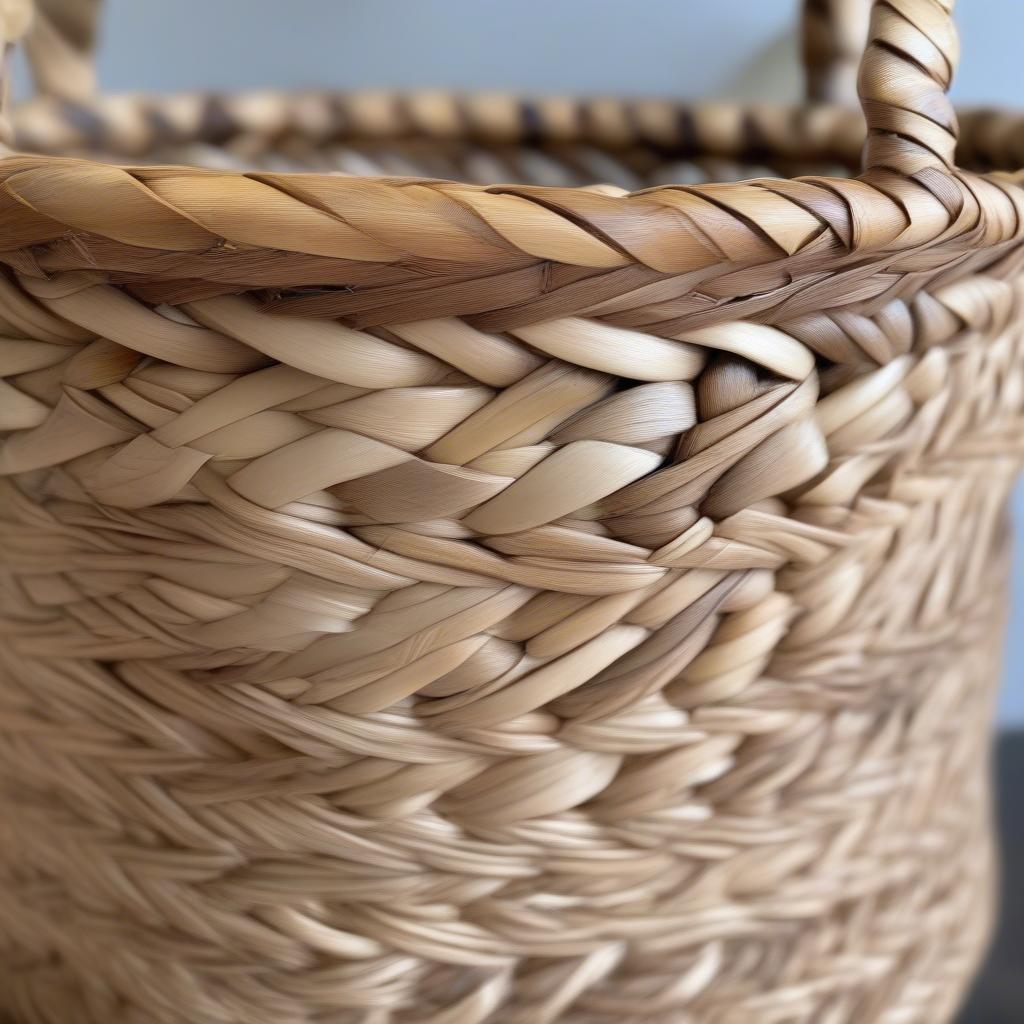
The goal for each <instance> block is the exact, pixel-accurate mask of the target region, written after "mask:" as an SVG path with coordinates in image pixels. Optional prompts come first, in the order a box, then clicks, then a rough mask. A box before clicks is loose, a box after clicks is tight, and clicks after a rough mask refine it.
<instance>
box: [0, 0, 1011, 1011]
mask: <svg viewBox="0 0 1024 1024" xmlns="http://www.w3.org/2000/svg"><path fill="white" fill-rule="evenodd" d="M951 4H952V0H885V2H882V3H879V4H878V5H877V6H876V7H875V8H874V12H873V15H872V20H871V26H870V36H869V39H870V42H869V44H868V46H867V50H866V55H865V57H864V59H863V61H862V62H861V63H860V80H859V85H860V94H861V97H862V100H863V110H864V114H865V115H866V122H867V142H866V146H865V149H864V166H865V167H866V168H867V169H866V170H865V171H864V172H863V173H861V174H859V175H858V174H857V173H856V170H855V163H856V160H857V152H858V149H859V145H860V140H861V139H862V138H863V133H864V122H863V121H862V119H861V117H860V115H859V113H857V112H856V111H855V110H853V109H850V108H844V107H843V106H842V105H840V104H837V105H835V106H828V105H825V104H816V105H813V106H811V107H808V108H805V109H803V110H782V109H770V108H757V109H741V108H739V107H731V106H726V105H715V106H707V107H697V108H688V107H683V106H680V105H678V104H674V103H669V102H653V101H651V102H633V103H628V102H619V101H614V100H591V101H585V102H577V101H569V100H562V99H559V100H544V101H525V100H514V99H509V98H507V97H476V98H455V97H451V96H446V95H436V94H430V95H420V96H393V95H385V94H372V95H369V94H359V95H352V96H340V97H339V96H322V95H293V96H273V95H263V94H260V95H256V96H254V95H248V96H227V97H224V96H221V97H210V96H199V95H194V96H185V97H176V98H170V99H160V100H157V99H152V98H139V97H115V98H110V99H106V100H96V99H90V98H88V96H87V92H88V90H89V88H90V83H91V80H92V76H91V73H90V71H89V66H88V52H89V49H90V44H91V37H92V18H93V16H94V15H95V13H96V10H95V8H96V5H95V3H91V2H89V0H84V2H83V0H38V2H37V5H36V6H37V10H36V14H35V21H34V25H33V27H32V29H31V30H30V35H29V37H28V50H29V56H30V58H31V59H32V61H33V64H34V66H35V69H36V77H37V82H38V84H39V86H40V90H41V95H40V96H39V97H38V98H36V99H34V100H32V101H29V102H28V103H26V104H24V105H23V106H21V107H20V108H19V109H17V110H15V111H14V112H13V113H12V114H11V115H10V118H9V122H8V125H9V128H10V130H11V132H12V133H13V134H12V138H13V146H14V148H15V149H16V150H17V151H19V152H27V151H33V152H34V153H35V154H36V155H12V154H8V155H7V156H6V157H4V158H3V159H2V160H0V179H2V182H3V184H2V187H0V259H2V261H3V264H4V268H3V272H2V274H0V377H2V379H0V426H2V427H3V429H4V430H5V434H4V439H3V441H2V442H0V472H2V474H3V477H2V479H0V531H2V534H0V541H2V546H3V573H2V577H0V578H2V589H0V598H2V615H0V627H2V630H3V634H4V642H3V645H2V648H0V673H2V675H0V830H2V831H0V953H2V960H0V964H2V966H0V1007H3V1011H0V1012H6V1013H7V1014H8V1015H9V1016H10V1018H11V1019H12V1020H13V1021H14V1022H17V1024H22V1022H24V1024H117V1022H130V1024H183V1022H185V1024H235V1022H238V1024H243V1022H244V1024H553V1022H556V1021H557V1022H565V1024H613V1022H614V1024H622V1022H642V1024H797V1022H799V1024H852V1022H855V1024H869V1022H871V1024H941V1022H945V1021H948V1020H949V1019H950V1018H951V1016H952V1015H953V1013H954V1012H955V1008H956V1006H957V1003H958V1000H959V998H960V996H961V993H962V991H963V989H964V987H965V985H966V983H967V980H968V979H969V976H970V974H971V972H972V970H973V967H974V965H975V963H976V961H977V958H978V956H979V955H980V951H981V949H982V947H983V945H984V942H985V936H986V932H987V929H988V922H989V917H990V903H991V874H992V872H991V851H990V844H989V827H988V784H987V778H986V776H987V771H986V760H987V756H986V751H987V746H988V726H989V716H990V704H991V695H992V688H993V681H994V679H995V677H996V675H997V661H998V656H997V655H998V648H999V632H1000V623H1001V619H1002V607H1003V600H1004V583H1005V576H1006V570H1007V556H1006V551H1007V537H1008V534H1007V529H1006V521H1005V506H1006V499H1007V495H1008V493H1009V491H1010V488H1011V486H1012V482H1013V478H1014V474H1015V472H1016V470H1017V465H1018V462H1019V460H1020V456H1021V454H1022V450H1024V442H1022V436H1024V434H1022V429H1021V428H1022V421H1024V352H1022V351H1021V349H1022V347H1024V337H1022V332H1021V327H1020V326H1019V322H1018V319H1017V314H1018V308H1019V306H1020V303H1021V299H1022V283H1021V282H1022V264H1024V250H1022V248H1021V242H1022V239H1024V192H1022V191H1021V189H1020V186H1019V182H1020V180H1021V179H1020V177H1019V176H1014V175H1012V174H1008V173H1002V172H1000V171H997V170H993V169H992V168H996V167H1000V166H1001V167H1006V166H1011V167H1012V166H1014V164H1015V162H1016V163H1019V162H1024V156H1018V155H1017V154H1018V153H1019V151H1020V150H1021V148H1022V147H1021V139H1022V137H1024V131H1022V130H1021V124H1020V122H1019V121H1017V120H1014V119H1012V118H1009V117H1007V116H1004V115H999V114H992V113H988V114H985V113H975V114H972V115H969V116H967V117H965V118H964V129H963V136H964V138H963V142H962V148H961V150H960V153H959V157H960V162H961V163H962V164H966V165H969V166H971V167H973V168H975V170H973V171H968V170H957V169H955V165H954V144H955V142H956V137H957V127H956V120H955V118H954V114H953V112H952V109H951V108H950V105H949V103H948V101H947V99H946V96H945V92H946V88H947V86H948V84H949V79H950V75H951V73H952V68H953V66H954V65H955V63H956V53H957V45H956V36H955V34H954V30H953V27H952V24H951V21H950V11H949V8H950V7H951ZM868 6H869V4H866V3H865V2H864V0H856V2H853V3H831V4H829V3H826V2H824V0H818V2H817V3H809V4H808V7H807V12H806V17H805V22H804V25H805V38H806V43H807V45H806V47H805V49H806V52H807V57H808V62H809V67H810V69H811V76H810V77H811V82H812V86H813V92H814V94H815V95H816V96H817V97H818V98H819V99H821V98H825V97H828V98H831V99H835V100H841V99H842V98H843V97H844V96H847V95H848V94H849V90H850V88H851V82H852V79H853V77H854V74H853V71H852V69H853V68H854V67H855V66H856V64H857V59H856V58H857V54H858V53H859V51H860V50H861V49H863V44H862V40H863V38H864V36H865V35H866V34H867V32H868V29H867V8H868ZM26 13H27V12H26V11H25V10H24V9H23V4H19V3H16V2H15V0H7V2H6V3H5V4H3V5H0V25H3V27H4V31H5V32H6V34H7V37H8V38H9V39H14V38H15V37H16V36H17V35H18V34H19V33H20V32H21V31H22V30H24V29H25V28H26V25H27V20H28V19H27V17H22V15H26ZM59 154H65V155H59ZM66 154H75V156H74V157H70V156H67V155H66ZM82 156H86V157H88V156H91V157H92V158H93V161H96V160H106V161H108V162H107V163H103V162H93V161H90V160H87V159H81V157H82ZM125 163H131V164H133V166H122V165H123V164H125ZM174 163H178V164H183V163H188V164H191V165H192V166H171V165H172V164H174ZM199 164H202V165H205V169H202V168H201V167H199V166H197V165H199ZM295 171H299V172H303V173H291V172H295ZM337 171H343V172H357V173H358V174H359V175H360V176H352V174H351V173H348V174H338V173H329V172H337ZM375 175H376V176H375ZM708 177H711V178H713V179H718V180H721V179H723V178H733V179H737V178H747V179H750V180H746V181H742V182H735V183H732V184H702V183H701V181H702V180H703V179H705V178H708ZM446 179H455V180H454V181H453V180H446ZM480 179H483V180H490V181H495V180H506V181H514V180H524V179H528V180H531V181H533V182H534V184H532V185H501V186H492V187H485V186H481V185H477V184H470V183H466V182H472V181H477V180H480ZM456 181H461V182H463V183H456ZM594 181H598V182H604V183H605V184H599V185H587V182H594ZM609 182H610V184H609ZM672 182H675V183H674V184H673V183H672ZM680 182H682V184H680ZM581 184H582V186H583V187H572V188H567V187H563V186H566V185H577V186H579V185H581Z"/></svg>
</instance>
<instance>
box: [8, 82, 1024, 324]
mask: <svg viewBox="0 0 1024 1024" xmlns="http://www.w3.org/2000/svg"><path fill="white" fill-rule="evenodd" d="M210 95H211V94H204V93H185V94H171V95H169V96H166V97H161V96H156V97H154V96H148V95H145V94H126V95H121V96H118V95H116V94H115V95H107V96H105V97H103V98H100V99H97V100H95V101H91V102H89V103H86V104H71V103H69V102H67V101H61V100H53V99H37V100H32V101H29V102H27V103H25V104H22V105H20V106H19V108H17V110H16V112H15V118H14V121H15V124H16V125H23V124H24V123H25V122H26V120H27V119H30V118H34V117H37V116H38V115H39V112H40V111H41V110H45V109H49V110H50V112H51V114H53V113H55V112H56V113H57V114H58V115H59V116H61V117H62V118H64V119H65V121H66V120H67V116H68V115H70V116H71V119H72V120H71V123H72V124H75V123H76V122H75V121H74V117H75V114H76V112H77V113H78V114H79V115H81V114H82V113H83V112H84V113H86V114H89V113H92V114H94V115H96V116H97V117H101V118H106V119H107V121H106V123H108V124H111V125H113V124H115V123H116V124H119V125H120V126H121V129H120V130H127V129H126V128H125V125H128V126H129V127H130V122H131V119H132V118H138V117H140V116H141V117H149V119H150V121H152V112H153V110H154V109H158V110H161V111H163V112H164V113H165V114H168V112H170V113H174V112H175V111H177V114H178V115H179V116H180V117H184V115H185V114H186V113H189V112H191V113H192V114H193V115H194V114H195V112H196V111H197V110H199V109H201V108H202V105H203V104H204V103H206V102H209V96H210ZM212 95H213V96H214V97H215V101H216V102H221V103H223V102H224V99H225V94H212ZM234 98H235V100H236V103H235V107H234V108H233V109H234V112H235V113H236V114H237V112H238V111H242V112H243V114H244V112H245V111H248V115H247V116H248V117H249V123H250V124H252V125H255V124H256V123H258V122H260V120H261V119H262V123H263V125H264V129H265V128H266V127H267V125H268V124H269V125H271V126H272V125H273V124H274V123H275V118H276V119H277V122H278V123H282V122H281V118H282V117H283V118H285V119H286V120H287V118H288V117H290V116H293V115H296V114H297V112H300V111H305V113H306V115H307V116H311V115H313V114H315V113H316V112H317V111H319V112H320V113H321V114H322V113H323V110H324V106H325V104H326V105H329V106H331V107H332V108H334V109H341V110H342V113H351V111H352V110H357V111H358V110H359V109H361V105H362V109H364V113H365V110H369V109H375V110H376V111H378V113H379V112H380V111H382V110H383V111H384V112H385V113H387V112H388V111H390V112H391V113H392V115H394V113H395V112H398V113H400V114H401V115H402V116H403V117H404V118H405V119H406V121H405V125H406V127H407V128H411V129H415V130H416V134H417V135H418V136H421V137H425V138H427V137H430V138H460V137H462V138H466V137H470V136H468V135H467V127H466V126H468V127H469V128H476V129H478V130H483V131H484V132H485V133H490V134H489V137H490V138H491V139H494V138H502V137H504V138H505V139H507V140H511V141H515V139H516V138H517V137H516V136H515V134H514V133H510V131H509V129H510V127H513V126H518V130H519V132H520V135H519V136H518V138H520V139H522V138H523V137H524V133H525V134H526V136H527V137H529V134H530V133H533V135H534V136H536V135H537V134H538V126H541V127H543V128H544V132H542V133H540V134H541V137H543V138H546V139H547V138H552V137H559V136H558V131H561V136H560V137H561V138H566V139H569V140H571V139H572V137H573V135H572V132H573V130H575V131H576V132H577V135H578V133H579V126H580V125H583V126H584V127H586V128H587V129H588V131H589V130H592V129H593V126H594V125H597V126H599V127H601V132H603V134H604V135H605V137H612V138H614V137H615V135H616V132H618V137H619V138H620V139H628V138H629V137H630V136H629V135H628V134H624V129H629V130H631V131H632V137H633V138H637V137H648V138H649V137H651V134H652V126H657V125H659V124H660V125H661V126H662V127H663V128H666V127H673V130H675V131H677V132H678V131H679V129H680V127H681V126H682V127H684V128H685V127H686V126H690V128H691V129H693V126H697V128H696V130H699V128H700V125H701V123H702V122H701V119H702V118H704V119H705V120H707V119H709V118H710V119H717V120H718V123H722V122H721V118H722V117H725V118H726V119H727V121H728V123H729V124H731V125H732V126H733V135H734V136H735V135H736V134H737V133H736V131H735V129H736V126H739V128H740V133H739V134H742V131H743V126H744V124H745V120H744V119H745V118H749V117H762V118H768V119H774V120H775V122H776V123H781V124H782V125H783V126H786V125H804V126H805V128H806V130H807V131H808V132H810V133H812V134H813V136H814V137H816V138H819V139H821V138H835V139H838V140H842V139H844V138H847V139H848V138H850V137H851V133H853V134H854V137H856V135H857V134H859V131H860V130H861V129H862V126H863V118H862V115H861V114H860V113H859V112H858V111H856V110H850V109H846V108H841V107H829V106H825V105H812V106H786V105H772V104H744V103H723V102H721V101H711V102H707V103H697V104H686V103H680V102H679V101H675V100H659V99H615V98H608V97H591V98H586V97H584V98H580V99H574V98H570V97H541V98H524V97H518V96H515V95H512V94H508V93H487V94H475V95H462V94H457V93H445V92H433V91H431V92H412V93H409V92H403V91H401V90H383V91H381V90H373V91H367V90H363V91H358V92H355V93H344V92H340V93H335V92H296V93H287V92H284V93H281V92H266V91H256V92H243V93H239V94H234ZM197 104H198V106H197ZM175 105H177V106H175ZM339 105H340V106H339ZM1002 116H1010V117H1012V116H1013V115H999V114H993V112H991V111H986V110H981V111H978V112H976V113H975V114H973V115H970V117H971V118H972V119H973V120H974V121H975V122H977V123H983V122H984V120H985V118H988V119H992V118H993V117H995V118H996V119H997V123H999V118H1000V117H1002ZM172 123H174V122H172ZM369 123H370V124H371V126H372V125H373V124H376V125H377V128H378V132H377V137H381V138H386V137H394V135H393V134H391V135H388V133H387V132H384V134H381V132H380V126H381V125H382V124H383V125H385V126H388V125H390V127H391V128H392V129H393V128H394V127H395V124H396V122H395V121H394V119H393V117H392V120H391V121H390V122H388V121H387V119H385V120H384V121H379V120H378V121H377V122H373V121H370V122H369ZM77 124H78V125H79V126H80V130H88V131H91V130H92V128H91V127H90V126H89V124H88V122H87V121H83V120H82V118H81V117H80V116H79V120H78V122H77ZM136 124H137V121H136ZM83 125H84V126H85V127H84V128H83V127H82V126H83ZM574 126H575V127H574ZM638 129H642V131H639V130H638ZM460 131H461V132H462V134H461V135H460V134H459V132H460ZM446 132H447V134H446ZM601 132H598V133H597V134H599V135H600V134H601ZM588 138H590V139H593V138H594V135H593V134H592V135H590V136H588ZM655 138H657V137H656V136H655ZM662 139H663V140H665V142H670V140H671V136H669V135H667V134H663V135H662ZM1022 180H1024V172H1022V173H1017V174H1013V173H1007V172H1002V171H997V172H986V173H981V174H979V173H974V172H970V171H964V170H959V169H946V168H941V169H940V168H936V167H934V166H928V165H926V166H922V167H920V168H918V169H916V170H913V169H908V168H906V167H903V168H901V169H899V170H897V169H891V170H890V169H886V168H875V169H872V170H869V171H866V172H864V173H862V174H859V175H857V176H855V177H850V178H839V177H820V176H805V177H795V178H788V179H787V178H757V179H750V180H747V181H740V182H726V183H706V184H694V185H682V184H679V185H675V184H668V185H657V186H653V187H650V188H646V189H641V190H639V191H636V192H626V191H624V190H622V189H615V188H612V187H603V186H587V187H582V188H567V187H546V186H531V185H524V186H519V185H514V184H503V185H501V184H500V185H472V184H465V183H461V182H455V181H448V180H443V179H435V178H426V177H404V178H400V177H388V176H371V177H362V176H342V175H338V174H330V173H306V172H264V171H259V172H245V171H235V170H218V169H208V168H202V167H193V166H153V165H144V166H132V165H119V164H106V163H101V162H97V161H92V160H87V159H82V158H73V157H63V156H57V155H32V154H25V153H17V154H12V155H10V156H7V157H4V158H2V159H0V217H2V218H3V223H6V224H7V225H8V226H9V227H11V228H12V230H10V231H9V232H8V233H7V234H8V238H7V240H6V244H5V245H4V248H5V249H7V250H8V252H10V251H11V250H12V249H13V250H19V251H22V252H24V251H25V250H30V249H32V248H33V247H38V246H43V247H45V246H46V245H48V244H50V243H54V242H55V241H57V240H61V239H63V240H67V239H69V238H75V237H81V238H85V239H90V238H92V239H94V238H100V239H105V240H108V241H110V242H113V243H117V244H120V245H123V246H129V247H131V248H133V249H141V250H144V251H145V250H148V251H154V250H155V251H158V252H164V253H167V254H171V253H178V254H182V255H184V254H186V253H187V254H190V255H196V254H200V253H201V254H204V255H205V256H207V257H211V258H212V257H215V255H216V254H217V253H222V252H224V251H225V250H231V251H233V252H237V251H239V250H244V251H245V252H247V253H260V254H263V255H265V257H266V258H271V259H274V260H276V261H278V262H279V263H280V264H281V266H282V275H281V279H280V281H277V280H276V279H272V280H271V282H270V283H271V285H272V286H281V287H287V283H286V282H287V281H289V280H292V279H293V278H294V276H295V273H296V271H294V269H286V268H287V267H292V268H294V266H295V265H296V264H301V263H302V262H303V261H305V262H306V265H308V263H309V260H310V259H311V258H313V259H316V260H326V261H328V262H332V263H333V262H334V261H339V260H340V261H343V262H344V263H345V264H352V265H355V264H358V265H361V266H363V267H366V266H370V267H373V266H378V267H381V266H396V265H397V266H403V267H410V266H417V267H422V268H424V269H425V271H426V273H427V275H428V276H430V277H431V278H432V281H433V282H434V283H440V284H451V285H457V283H458V282H459V281H460V280H465V279H466V278H467V277H471V276H472V275H474V274H477V275H480V274H484V273H486V274H487V275H488V276H489V277H492V278H493V277H494V276H495V275H502V274H507V275H511V276H514V275H516V274H520V273H523V272H528V271H532V270H535V269H536V268H537V266H538V264H545V265H557V266H562V267H567V268H577V269H579V270H580V271H581V272H589V273H601V272H607V273H614V272H627V271H628V270H629V269H630V268H636V269H638V270H642V271H645V272H649V273H654V274H657V275H670V276H679V275H694V281H695V283H696V282H698V281H700V280H702V279H705V278H706V277H707V276H710V275H719V274H724V275H727V274H728V273H730V272H731V271H732V270H734V269H736V270H738V269H740V268H743V269H745V270H749V269H750V268H752V267H759V268H768V269H770V270H773V271H775V272H777V273H778V274H779V275H786V274H792V273H799V274H800V275H805V274H807V273H808V271H809V269H810V268H813V270H814V271H815V272H817V273H820V274H828V273H834V272H837V271H842V270H843V269H846V268H851V267H855V266H859V267H865V266H866V265H867V263H868V262H869V263H870V264H871V265H872V266H873V267H874V268H875V269H876V270H877V269H880V268H882V267H884V266H885V265H887V264H891V263H892V262H894V261H896V260H898V259H899V258H900V257H901V256H907V255H909V254H913V253H919V252H922V251H923V250H926V249H930V248H937V249H938V250H939V252H940V253H941V260H942V261H943V262H944V263H946V264H948V263H952V262H955V261H956V260H957V259H960V258H965V257H967V256H969V255H971V254H977V252H978V250H983V249H990V248H993V247H1000V246H1005V245H1007V244H1009V243H1013V242H1015V241H1017V240H1019V239H1020V238H1021V237H1022V236H1024V192H1022V191H1021V188H1020V183H1021V181H1022ZM129 211H132V212H129ZM283 227H284V228H288V229H289V230H287V231H285V230H282V229H283ZM76 269H89V261H88V259H84V260H83V262H82V266H81V267H80V268H78V267H76ZM28 272H29V273H32V269H31V267H29V269H28ZM43 276H45V274H44V275H43ZM196 276H202V275H201V274H197V275H196ZM310 283H312V281H310ZM294 308H295V311H301V312H302V314H303V315H309V314H310V310H311V309H313V308H318V307H317V304H316V303H306V304H302V303H299V305H298V306H297V307H294ZM467 312H469V313H473V312H476V311H475V310H473V309H469V310H467ZM319 315H330V314H329V313H322V312H321V313H319Z"/></svg>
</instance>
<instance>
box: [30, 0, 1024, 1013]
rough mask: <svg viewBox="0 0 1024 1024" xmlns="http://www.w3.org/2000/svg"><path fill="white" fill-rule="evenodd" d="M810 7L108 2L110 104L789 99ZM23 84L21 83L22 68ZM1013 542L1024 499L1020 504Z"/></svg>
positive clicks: (965, 42) (1022, 597) (1014, 762)
mask: <svg viewBox="0 0 1024 1024" xmlns="http://www.w3.org/2000/svg"><path fill="white" fill-rule="evenodd" d="M797 8H798V2H797V0H628V2H624V0H515V2H509V0H290V2H288V3H282V2H281V0H175V2H174V3H167V2H166V0H107V3H106V12H105V20H104V25H103V37H102V44H101V51H100V59H99V72H100V81H101V85H102V87H103V88H104V90H106V91H134V90H143V91H155V92H166V91H175V90H196V89H227V90H231V89H248V88H268V87H269V88H303V87H309V86H323V87H336V88H339V89H354V88H365V87H408V88H414V87H421V86H428V87H435V88H437V87H439V88H448V89H461V90H511V91H517V92H527V93H545V92H555V93H577V94H579V93H617V94H628V95H637V96H643V95H653V96H668V97H682V98H688V99H700V98H707V97H725V96H730V97H737V98H746V99H757V100H779V101H794V100H796V99H797V98H798V97H799V95H800V92H801V89H802V79H801V74H800V63H799V56H798V49H797ZM957 20H958V23H959V26H960V31H961V40H962V46H963V54H964V58H963V62H962V64H961V67H960V71H959V73H958V75H957V77H956V80H955V84H954V89H953V93H954V96H955V98H956V100H957V102H959V103H960V104H964V105H990V104H992V105H999V106H1024V71H1022V69H1021V58H1020V42H1019V41H1020V39H1022V38H1024V2H1022V0H960V2H959V3H958V4H957ZM21 70H22V75H21V81H22V83H24V73H23V69H21ZM1016 506H1017V507H1016V513H1017V523H1018V536H1019V535H1020V533H1021V530H1022V527H1021V524H1024V487H1022V488H1020V489H1018V494H1017V501H1016ZM1022 549H1024V543H1018V545H1017V553H1016V555H1015V559H1016V561H1015V565H1014V582H1015V593H1014V601H1013V611H1012V615H1011V619H1010V624H1009V631H1008V651H1007V659H1006V665H1007V669H1006V676H1005V682H1004V687H1003V693H1002V700H1001V705H1000V711H999V722H1000V726H1001V728H1002V729H1003V730H1004V733H1005V734H1006V735H1005V737H1004V740H1003V742H1002V744H1001V746H1000V755H999V756H1000V760H999V766H1000V775H1001V778H1002V780H1003V781H1002V792H1003V800H1002V816H1003V834H1004V847H1005V851H1004V863H1005V865H1006V866H1007V879H1006V882H1005V885H1004V889H1003V895H1002V900H1001V902H1002V906H1001V910H1002V918H1003V926H1002V933H1001V938H1000V941H999V944H998V946H997V948H996V950H995V952H994V953H993V955H992V957H991V959H990V963H989V967H988V968H987V970H986V973H985V975H984V978H983V980H982V982H981V984H980V986H979V988H978V991H977V992H976V993H975V996H974V998H973V1000H972V1003H971V1005H970V1006H969V1007H968V1009H967V1011H966V1013H965V1017H964V1020H963V1024H1020V1021H1022V1020H1024V971H1022V970H1021V967H1022V966H1024V963H1022V962H1021V961H1022V957H1021V953H1020V950H1021V949H1024V886H1022V884H1021V883H1022V879H1021V877H1020V876H1021V875H1022V874H1024V796H1018V795H1017V790H1018V789H1019V788H1020V787H1019V786H1014V785H1013V783H1012V780H1013V779H1014V778H1017V779H1020V778H1021V777H1022V776H1024V732H1021V731H1018V732H1016V733H1015V735H1014V737H1013V738H1011V737H1010V733H1011V731H1012V730H1024V555H1022V553H1021V552H1022Z"/></svg>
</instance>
